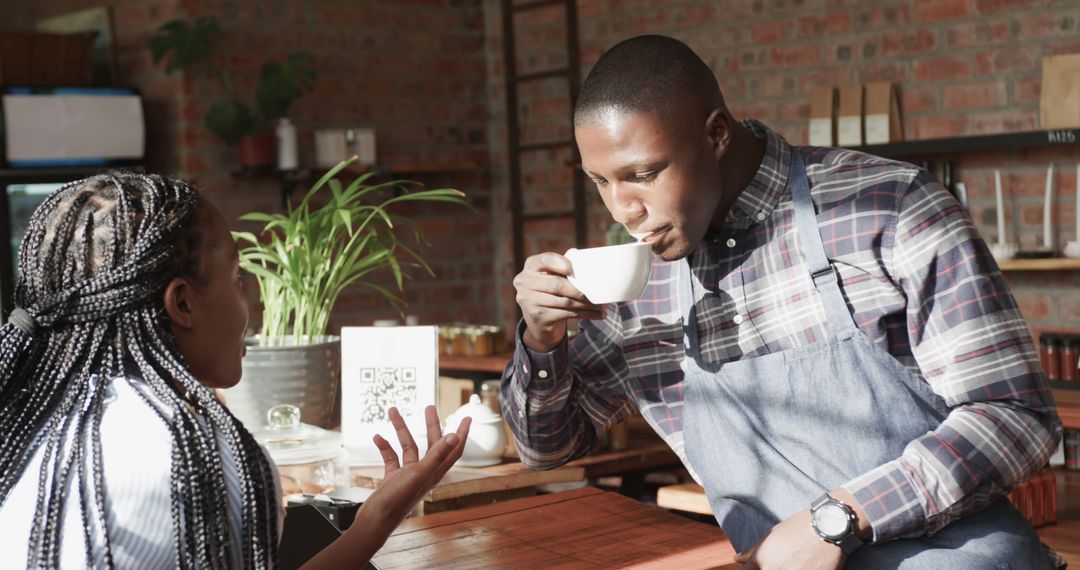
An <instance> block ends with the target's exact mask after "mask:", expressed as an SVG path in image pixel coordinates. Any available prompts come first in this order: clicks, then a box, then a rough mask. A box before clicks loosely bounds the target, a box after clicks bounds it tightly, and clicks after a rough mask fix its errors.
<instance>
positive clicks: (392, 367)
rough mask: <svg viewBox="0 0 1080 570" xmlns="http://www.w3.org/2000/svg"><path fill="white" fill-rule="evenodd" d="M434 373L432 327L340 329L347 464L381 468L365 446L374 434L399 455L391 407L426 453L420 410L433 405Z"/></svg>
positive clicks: (376, 456)
mask: <svg viewBox="0 0 1080 570" xmlns="http://www.w3.org/2000/svg"><path fill="white" fill-rule="evenodd" d="M438 373H439V333H438V327H434V326H422V327H420V326H415V327H342V329H341V433H342V436H343V438H344V443H345V447H346V448H348V450H349V454H350V463H351V464H353V465H365V464H368V465H377V464H381V463H382V458H381V457H380V455H379V451H378V449H377V448H376V447H375V444H374V443H372V441H371V440H372V437H374V436H375V434H379V435H381V436H382V437H383V438H384V439H386V440H387V441H389V442H390V443H391V444H392V445H393V446H394V448H395V449H397V450H398V453H399V454H400V445H399V444H398V441H397V435H396V434H395V433H394V429H393V427H392V426H391V425H390V419H389V415H388V413H389V410H390V408H391V407H396V408H397V409H398V411H400V412H401V415H402V416H404V418H405V422H406V423H407V424H408V426H409V429H410V431H411V432H412V434H413V439H415V440H416V444H417V446H419V447H420V449H421V451H424V450H426V447H427V435H426V434H427V430H426V425H425V421H424V408H425V407H427V406H431V405H434V404H435V401H436V397H437V393H438V390H437V386H436V379H437V378H438Z"/></svg>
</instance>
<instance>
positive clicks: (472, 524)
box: [372, 488, 739, 570]
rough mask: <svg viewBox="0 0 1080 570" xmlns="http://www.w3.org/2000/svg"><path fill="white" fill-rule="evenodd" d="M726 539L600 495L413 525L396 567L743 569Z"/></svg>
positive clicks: (560, 496)
mask: <svg viewBox="0 0 1080 570" xmlns="http://www.w3.org/2000/svg"><path fill="white" fill-rule="evenodd" d="M734 555H735V552H734V550H733V549H732V548H731V544H730V543H729V542H728V540H727V539H726V538H725V537H724V534H723V532H722V531H721V530H720V529H719V528H718V527H715V526H712V525H707V524H703V523H699V522H695V521H692V520H689V519H686V518H684V517H680V516H678V515H674V514H671V513H668V512H667V511H664V510H663V509H658V508H656V507H652V506H649V505H644V504H641V503H639V502H637V501H635V500H633V499H628V498H626V497H623V496H621V495H619V494H616V493H605V492H602V491H600V490H598V489H594V488H585V489H578V490H575V491H567V492H565V493H556V494H553V495H543V496H538V497H529V498H524V499H516V500H513V501H508V502H505V503H499V504H495V505H489V506H486V507H478V508H473V509H465V510H460V511H453V512H445V513H440V514H436V515H429V516H424V517H417V518H413V519H409V520H406V521H405V522H404V523H402V524H401V526H399V527H398V529H397V530H396V531H394V534H392V535H391V536H390V539H389V540H387V541H386V545H385V546H383V548H382V549H381V550H380V551H379V553H378V554H377V555H376V556H375V559H374V560H372V565H374V566H375V567H376V568H380V569H391V568H410V569H411V568H435V567H437V568H469V569H472V568H545V569H546V568H556V567H557V568H560V569H567V570H570V569H575V568H656V569H665V570H667V569H670V568H678V569H679V570H693V569H697V568H725V569H727V568H730V569H736V568H739V566H738V565H737V564H735V563H734V562H733V557H734Z"/></svg>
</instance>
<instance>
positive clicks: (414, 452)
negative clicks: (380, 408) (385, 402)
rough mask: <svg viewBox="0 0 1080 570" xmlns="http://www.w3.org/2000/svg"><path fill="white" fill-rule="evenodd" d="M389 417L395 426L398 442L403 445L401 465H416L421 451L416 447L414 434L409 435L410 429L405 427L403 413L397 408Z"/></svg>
mask: <svg viewBox="0 0 1080 570" xmlns="http://www.w3.org/2000/svg"><path fill="white" fill-rule="evenodd" d="M389 415H390V424H391V425H393V426H394V431H395V432H397V438H398V442H400V443H401V463H402V464H403V465H408V464H410V463H416V462H417V461H419V459H420V450H419V449H418V448H417V447H416V441H414V440H413V436H412V434H411V433H409V427H408V426H406V425H405V419H404V418H402V417H401V412H399V411H398V409H397V408H390V413H389Z"/></svg>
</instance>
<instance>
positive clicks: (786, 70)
mask: <svg viewBox="0 0 1080 570" xmlns="http://www.w3.org/2000/svg"><path fill="white" fill-rule="evenodd" d="M498 5H499V3H498V2H495V1H493V0H487V1H486V6H487V8H488V10H489V19H492V18H493V17H494V18H493V19H497V11H498V10H497V9H498ZM577 5H578V13H579V26H580V34H579V36H580V43H581V49H580V53H581V58H582V72H583V74H584V73H587V72H588V69H589V68H590V66H591V65H592V63H594V62H595V61H596V59H597V58H598V57H599V55H600V54H601V53H602V52H603V50H604V49H606V48H607V47H609V46H611V45H613V44H614V43H617V42H618V41H620V40H622V39H625V38H628V37H632V36H635V35H639V34H644V33H662V34H668V35H672V36H675V37H677V38H679V39H681V40H683V41H685V42H687V43H688V44H689V45H690V46H691V47H692V48H694V49H695V50H696V51H697V52H698V53H699V54H700V55H701V56H702V58H703V59H704V60H705V61H706V62H707V63H708V64H709V65H710V66H711V67H712V69H713V71H714V72H715V73H716V74H717V77H718V78H719V80H720V84H721V88H722V89H723V90H724V93H725V95H726V98H727V102H728V104H729V106H730V107H731V109H732V111H733V113H734V114H735V115H736V116H737V117H739V118H745V117H754V118H757V119H760V120H762V121H764V122H765V123H766V124H768V125H770V126H771V127H773V128H774V129H777V130H778V131H779V132H780V133H781V134H783V135H784V136H786V137H787V138H788V140H789V141H791V142H792V143H795V144H803V143H805V141H806V131H807V128H806V127H807V117H808V113H809V109H808V104H809V92H810V89H811V88H812V87H814V86H818V85H824V86H828V85H836V86H839V85H841V84H844V83H856V82H867V81H874V80H888V81H892V82H894V83H896V84H897V85H898V91H899V99H900V106H901V109H902V112H903V118H904V131H905V134H906V136H907V138H909V139H920V138H937V137H947V136H953V135H964V134H977V133H999V132H1010V131H1023V130H1032V129H1037V128H1039V94H1040V82H1041V60H1042V57H1043V56H1046V55H1052V54H1057V53H1067V52H1080V33H1078V30H1080V4H1077V3H1076V2H1073V1H1053V0H1011V1H1009V0H878V1H863V2H856V1H850V0H726V1H713V2H707V1H688V0H669V1H666V2H652V1H647V0H579V2H578V4H577ZM555 15H561V8H551V9H545V10H544V11H543V12H536V13H535V15H533V16H530V17H528V18H523V17H521V16H519V17H518V28H517V30H518V33H517V36H518V49H519V51H521V52H523V53H522V54H520V57H519V62H525V63H526V64H527V65H528V66H531V67H530V69H532V70H536V69H549V68H551V67H555V66H558V65H561V62H562V60H561V59H557V58H556V57H555V56H554V55H552V54H556V53H558V52H557V50H556V49H555V48H554V47H552V46H554V45H555V44H558V43H561V42H562V38H561V36H559V34H558V33H555V32H553V31H552V29H553V28H555V27H556V26H555V24H554V23H553V21H554V20H555V19H556V18H555ZM488 33H489V36H490V37H489V40H488V46H489V51H491V52H492V54H493V55H494V54H495V52H497V51H498V50H500V49H501V48H500V47H499V46H500V44H499V42H498V41H496V40H497V39H498V37H499V36H500V35H501V28H499V27H498V26H497V25H493V24H492V23H491V22H489V25H488ZM500 53H501V52H500ZM552 61H554V63H552ZM519 65H520V63H519ZM501 71H502V70H501V68H496V69H494V74H495V76H496V77H494V78H489V85H490V86H491V89H492V91H493V92H498V93H499V94H500V95H501V92H502V89H501V85H502V75H501ZM562 103H563V105H564V107H563V108H562V109H558V110H555V109H554V107H556V105H554V104H552V103H550V102H547V101H545V107H544V109H545V110H546V111H547V112H548V115H546V116H538V115H537V113H536V109H535V108H526V109H524V110H523V111H531V112H532V114H531V115H530V114H527V113H525V112H523V113H522V115H521V116H522V120H524V121H529V120H533V121H537V122H546V121H552V122H554V121H558V120H563V119H562V118H563V117H566V116H567V115H568V114H569V111H568V110H566V109H567V107H565V105H566V101H565V100H564V101H562ZM504 112H505V110H504V108H503V106H502V103H501V101H500V100H499V98H498V97H494V96H493V98H492V116H493V121H494V122H499V121H501V120H502V119H501V118H502V116H503V114H504ZM543 128H544V129H547V130H548V131H551V130H552V129H553V127H551V126H546V127H543ZM498 129H499V127H498V126H495V127H493V136H492V146H493V156H494V157H500V156H501V153H502V152H503V151H502V149H500V145H504V144H505V134H504V133H500V134H502V136H498V137H496V136H494V133H495V132H496V131H497V130H498ZM526 130H527V131H530V130H541V127H536V126H530V127H528V128H527V129H526ZM503 148H505V147H503ZM952 158H953V159H954V161H955V166H956V168H955V172H956V177H957V179H958V180H961V181H963V182H965V183H966V185H967V188H968V193H969V196H970V199H971V214H972V218H973V219H974V220H975V222H976V224H977V225H978V226H979V228H980V230H981V231H982V232H983V233H984V235H985V236H986V237H987V239H988V240H992V239H994V238H995V236H996V229H995V227H994V225H995V209H994V198H993V169H994V168H1002V170H1003V178H1004V186H1005V191H1006V194H1007V195H1008V196H1009V197H1008V199H1007V203H1006V210H1007V215H1008V217H1009V219H1010V220H1011V226H1010V230H1009V231H1010V232H1011V235H1013V236H1019V238H1020V239H1021V240H1022V241H1024V242H1025V243H1028V244H1029V245H1035V242H1036V240H1041V236H1042V226H1041V224H1042V205H1041V204H1042V202H1041V197H1042V193H1043V184H1044V176H1045V171H1046V164H1047V162H1048V161H1054V162H1055V163H1056V164H1057V172H1058V174H1057V176H1056V188H1057V193H1058V195H1059V196H1060V199H1059V200H1058V206H1057V208H1055V213H1054V220H1053V221H1054V224H1055V226H1056V235H1057V239H1058V244H1059V246H1060V247H1064V244H1065V242H1066V241H1068V240H1071V239H1075V235H1074V234H1075V230H1074V229H1073V228H1075V217H1074V213H1075V195H1076V190H1075V188H1076V176H1075V171H1076V170H1075V164H1076V163H1077V162H1078V161H1080V147H1072V148H1069V149H1052V150H1051V149H1033V150H1017V151H1014V152H1006V151H1002V152H982V153H969V154H963V155H956V156H953V157H952ZM493 160H494V161H495V163H499V161H500V160H505V158H496V159H493ZM548 166H549V167H550V168H552V169H555V168H558V167H559V166H558V164H557V160H554V159H553V160H549V161H548ZM493 173H494V175H495V177H496V188H503V187H505V184H504V183H503V182H502V181H503V180H504V178H505V171H504V170H500V169H495V170H493ZM546 176H547V177H549V178H557V176H556V175H555V174H553V173H552V172H551V171H549V172H547V174H546ZM495 199H496V202H497V203H501V202H502V200H503V197H502V196H496V198H495ZM527 202H528V201H527ZM608 221H609V216H608V215H607V213H606V211H605V210H604V209H603V208H602V206H600V205H599V203H598V200H595V199H592V200H591V211H590V224H589V225H590V232H591V233H590V241H591V242H592V243H600V242H601V241H602V239H603V236H602V234H601V233H600V232H601V230H602V228H603V227H605V225H606V223H607V222H608ZM496 222H499V218H498V217H496ZM504 227H508V226H505V223H504ZM548 230H549V231H548V233H547V234H543V235H541V236H537V237H540V238H544V237H551V238H552V239H556V238H558V237H559V235H560V233H562V234H563V235H569V234H570V232H564V231H563V230H564V228H557V227H551V228H548ZM507 231H508V230H507ZM536 241H538V240H533V241H532V242H530V244H529V245H530V252H535V251H536V249H534V248H535V247H536V245H537V243H536ZM554 245H556V246H557V247H559V248H565V247H569V243H568V242H567V241H566V239H565V237H564V238H563V240H562V241H561V242H559V243H557V244H554ZM499 252H500V255H501V256H502V257H500V259H499V260H498V263H499V275H500V279H502V285H501V287H502V292H503V298H504V304H503V306H502V309H501V312H500V315H501V316H502V318H503V319H510V318H512V316H513V309H514V307H513V296H512V288H508V286H507V284H508V280H507V279H506V276H507V275H508V274H512V273H513V271H512V269H511V268H510V267H509V264H510V263H512V262H509V261H508V259H509V257H507V256H508V255H509V253H508V248H502V249H499ZM1007 277H1008V280H1009V282H1010V284H1011V285H1012V287H1013V292H1014V293H1015V295H1016V297H1017V300H1018V301H1019V302H1020V305H1021V309H1022V311H1023V313H1024V315H1025V316H1026V317H1027V318H1028V319H1029V321H1030V322H1031V324H1032V326H1033V328H1034V329H1036V330H1042V329H1051V328H1069V327H1072V328H1080V293H1078V292H1077V291H1078V290H1080V289H1078V288H1077V285H1080V274H1077V273H1058V274H1047V273H1042V272H1039V273H1009V274H1008V275H1007Z"/></svg>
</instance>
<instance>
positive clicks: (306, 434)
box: [254, 404, 349, 501]
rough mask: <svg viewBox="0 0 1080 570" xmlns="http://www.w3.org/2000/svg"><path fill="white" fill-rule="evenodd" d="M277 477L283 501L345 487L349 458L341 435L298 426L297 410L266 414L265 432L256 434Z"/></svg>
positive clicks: (276, 408)
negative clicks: (274, 468)
mask: <svg viewBox="0 0 1080 570" xmlns="http://www.w3.org/2000/svg"><path fill="white" fill-rule="evenodd" d="M254 435H255V440H256V441H258V442H259V443H260V444H261V445H263V446H264V447H265V448H266V450H267V452H269V453H270V458H271V459H272V460H273V461H274V464H275V465H277V468H278V472H279V474H280V475H281V490H282V495H283V496H284V498H285V500H286V501H288V498H289V497H290V496H293V495H300V494H305V493H307V494H320V493H322V494H325V493H328V492H330V491H332V490H334V489H336V488H343V487H347V486H348V482H349V479H348V461H349V456H348V453H347V452H346V451H345V448H344V447H342V445H341V434H340V433H337V432H332V431H328V430H325V429H322V428H320V427H316V426H313V425H309V424H304V423H300V408H298V407H296V406H293V405H290V404H282V405H278V406H274V407H272V408H270V409H269V410H267V412H266V428H265V429H263V430H260V431H258V432H256V433H255V434H254Z"/></svg>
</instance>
